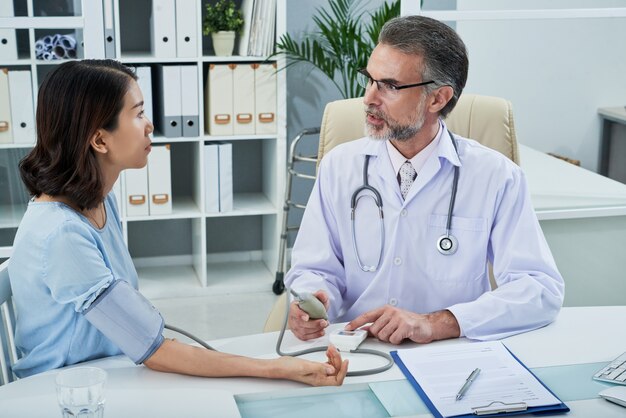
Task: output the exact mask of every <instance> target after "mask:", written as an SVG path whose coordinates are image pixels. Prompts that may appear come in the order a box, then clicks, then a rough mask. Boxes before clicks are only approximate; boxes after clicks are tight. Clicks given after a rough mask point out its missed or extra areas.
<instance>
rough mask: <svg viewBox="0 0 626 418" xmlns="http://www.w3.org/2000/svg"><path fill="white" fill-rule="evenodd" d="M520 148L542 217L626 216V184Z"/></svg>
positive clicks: (535, 202) (534, 151) (529, 149)
mask: <svg viewBox="0 0 626 418" xmlns="http://www.w3.org/2000/svg"><path fill="white" fill-rule="evenodd" d="M625 113H626V112H625ZM519 150H520V166H521V167H522V170H524V173H525V174H526V177H527V179H528V186H529V189H530V193H531V200H532V202H533V207H534V208H535V211H536V212H537V217H538V218H539V220H548V219H572V218H587V217H603V216H622V215H626V185H625V184H622V183H620V182H618V181H615V180H612V179H610V178H608V177H604V176H601V175H599V174H597V173H594V172H592V171H589V170H586V169H584V168H580V167H577V166H575V165H573V164H570V163H568V162H565V161H563V160H560V159H558V158H554V157H552V156H549V155H547V154H544V153H542V152H540V151H537V150H535V149H532V148H529V147H527V146H525V145H521V144H520V145H519Z"/></svg>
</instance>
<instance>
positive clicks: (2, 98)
mask: <svg viewBox="0 0 626 418" xmlns="http://www.w3.org/2000/svg"><path fill="white" fill-rule="evenodd" d="M12 125H13V121H12V120H11V100H10V99H9V71H8V70H7V69H6V68H2V69H0V144H10V143H12V142H13V126H12Z"/></svg>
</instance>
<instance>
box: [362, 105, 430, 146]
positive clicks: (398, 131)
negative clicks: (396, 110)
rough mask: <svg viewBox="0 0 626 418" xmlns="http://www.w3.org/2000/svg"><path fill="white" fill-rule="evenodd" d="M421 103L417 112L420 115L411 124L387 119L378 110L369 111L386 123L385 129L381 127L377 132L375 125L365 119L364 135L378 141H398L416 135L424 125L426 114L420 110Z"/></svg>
mask: <svg viewBox="0 0 626 418" xmlns="http://www.w3.org/2000/svg"><path fill="white" fill-rule="evenodd" d="M423 105H424V102H421V103H420V104H419V108H418V112H419V113H420V116H418V118H417V120H416V121H415V122H414V123H413V124H409V125H400V124H398V123H396V121H394V120H389V118H387V117H385V115H384V114H383V113H381V112H378V111H371V112H369V113H371V114H372V115H374V116H376V117H378V118H381V119H383V120H384V121H385V123H386V124H387V129H386V130H384V128H383V130H381V132H377V131H376V127H374V126H373V125H370V124H369V123H368V121H367V119H365V135H367V136H369V137H370V138H372V139H374V140H378V141H391V140H394V141H399V142H405V141H408V140H409V139H411V138H413V137H414V136H415V135H417V133H418V132H419V131H420V130H421V129H422V127H423V126H424V120H425V119H426V115H425V114H424V113H423V112H422V109H421V108H422V107H423Z"/></svg>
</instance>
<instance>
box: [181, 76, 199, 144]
mask: <svg viewBox="0 0 626 418" xmlns="http://www.w3.org/2000/svg"><path fill="white" fill-rule="evenodd" d="M198 90H199V89H198V67H197V66H195V65H182V66H181V67H180V95H181V102H182V112H181V113H182V128H183V136H186V137H190V136H191V137H195V136H199V135H200V117H199V113H200V111H199V109H198V107H199V103H198V101H199V97H198Z"/></svg>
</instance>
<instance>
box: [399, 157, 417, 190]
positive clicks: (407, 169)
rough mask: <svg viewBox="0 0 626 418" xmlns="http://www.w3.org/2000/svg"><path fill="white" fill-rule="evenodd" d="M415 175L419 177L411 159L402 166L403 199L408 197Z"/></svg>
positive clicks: (401, 187)
mask: <svg viewBox="0 0 626 418" xmlns="http://www.w3.org/2000/svg"><path fill="white" fill-rule="evenodd" d="M415 177H417V173H416V172H415V169H414V168H413V164H411V163H410V162H409V161H406V162H405V163H404V164H402V167H400V193H402V199H406V195H407V194H408V193H409V190H410V189H411V185H413V181H415Z"/></svg>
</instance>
